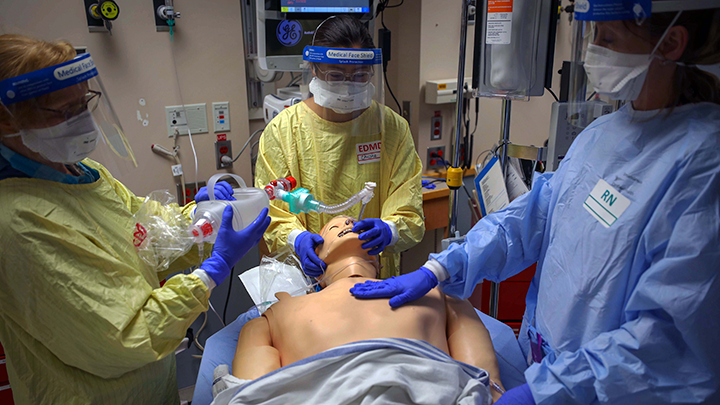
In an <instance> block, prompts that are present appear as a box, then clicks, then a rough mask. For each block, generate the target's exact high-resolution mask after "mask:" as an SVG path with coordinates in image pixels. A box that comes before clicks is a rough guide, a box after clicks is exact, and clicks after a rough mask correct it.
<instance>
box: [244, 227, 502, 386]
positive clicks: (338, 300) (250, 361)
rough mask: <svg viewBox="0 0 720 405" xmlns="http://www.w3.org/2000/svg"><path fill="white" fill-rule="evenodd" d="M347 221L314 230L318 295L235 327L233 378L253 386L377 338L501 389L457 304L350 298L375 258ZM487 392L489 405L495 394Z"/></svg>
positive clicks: (480, 336) (484, 347) (478, 325)
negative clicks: (435, 355)
mask: <svg viewBox="0 0 720 405" xmlns="http://www.w3.org/2000/svg"><path fill="white" fill-rule="evenodd" d="M354 221H355V220H354V219H353V218H350V217H346V216H338V217H335V218H333V219H332V220H331V221H330V222H328V223H327V225H325V227H324V228H323V229H322V231H321V233H320V234H321V236H322V237H323V239H324V240H325V242H324V243H323V244H322V245H320V246H319V247H318V248H317V250H316V252H317V253H318V257H320V259H322V260H323V261H325V263H326V264H327V269H326V272H325V274H324V275H323V277H321V278H319V279H318V281H320V285H321V286H322V287H324V289H323V290H322V291H320V292H318V293H313V294H310V295H304V296H299V297H291V296H290V295H289V294H286V293H279V294H277V296H276V297H277V298H278V299H279V302H277V303H275V304H274V305H273V306H271V307H270V308H269V309H268V310H267V311H266V312H265V313H264V314H263V315H262V316H261V317H259V318H256V319H253V320H251V321H249V322H248V323H247V324H245V326H244V327H243V328H242V331H241V332H240V337H239V339H238V346H237V351H236V353H235V359H234V360H233V364H232V372H233V375H234V376H236V377H238V378H240V379H243V380H254V379H256V378H258V377H261V376H263V375H265V374H267V373H269V372H271V371H273V370H276V369H278V368H280V367H283V366H286V365H288V364H291V363H294V362H296V361H299V360H303V359H305V358H308V357H310V356H313V355H315V354H318V353H321V352H323V351H325V350H328V349H332V348H335V347H338V346H341V345H344V344H347V343H351V342H357V341H362V340H368V339H378V338H406V339H418V340H423V341H425V342H428V343H430V344H432V345H433V346H435V347H437V348H438V349H440V350H442V351H443V352H445V353H447V354H448V355H450V356H451V357H452V358H453V359H455V360H458V361H461V362H463V363H467V364H470V365H473V366H476V367H479V368H481V369H484V370H485V371H487V372H488V374H489V377H490V379H491V380H493V381H495V382H496V383H498V384H501V382H500V377H499V371H498V363H497V359H496V357H495V352H494V350H493V346H492V342H491V340H490V335H489V333H488V331H487V329H486V328H485V326H484V325H483V323H482V321H481V320H480V318H479V317H478V315H477V313H476V312H475V310H474V309H473V307H472V305H471V304H470V303H469V302H467V301H464V300H458V299H455V298H452V297H447V296H445V295H444V294H443V293H442V292H441V291H440V290H439V289H437V288H435V289H433V290H432V291H431V292H430V293H429V294H427V295H426V296H425V297H423V298H420V299H418V300H415V301H413V302H411V303H409V304H406V305H404V306H402V307H400V308H395V309H393V308H391V307H390V306H389V305H388V300H387V299H375V300H360V299H357V298H355V297H354V296H353V295H352V294H350V292H349V290H350V287H352V286H353V285H354V284H355V283H358V282H364V281H365V280H374V279H376V277H377V275H378V270H379V266H378V260H377V259H378V258H377V256H370V255H368V253H367V251H365V250H363V249H362V248H361V246H360V245H361V244H362V241H360V240H359V239H358V234H356V233H353V232H352V231H351V230H352V228H353V225H354ZM492 392H493V400H497V398H498V397H499V394H498V393H497V392H495V391H492Z"/></svg>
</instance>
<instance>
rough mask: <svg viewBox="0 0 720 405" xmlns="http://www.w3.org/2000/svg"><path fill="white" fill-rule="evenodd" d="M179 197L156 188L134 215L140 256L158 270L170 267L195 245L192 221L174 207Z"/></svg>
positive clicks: (134, 235) (136, 240) (135, 239)
mask: <svg viewBox="0 0 720 405" xmlns="http://www.w3.org/2000/svg"><path fill="white" fill-rule="evenodd" d="M175 201H176V198H175V196H173V195H172V194H170V192H169V191H167V190H158V191H153V192H152V193H150V194H149V195H148V196H147V197H146V198H145V202H143V204H142V205H141V206H140V209H138V211H137V212H136V213H135V215H134V216H133V218H134V219H135V228H134V229H133V244H134V245H135V248H136V249H137V251H138V255H139V256H140V258H141V259H142V260H143V261H144V262H145V263H147V264H148V265H150V266H151V267H152V268H154V269H155V270H156V271H158V272H160V271H164V270H167V268H168V267H169V266H170V263H172V262H173V261H175V260H176V259H178V258H179V257H181V256H183V255H185V254H186V253H187V252H189V251H190V248H192V245H193V238H192V237H190V236H189V235H188V234H187V229H188V225H190V221H189V220H188V219H187V218H185V216H183V215H182V213H180V211H179V210H177V209H173V208H172V207H170V206H171V205H172V204H174V203H175Z"/></svg>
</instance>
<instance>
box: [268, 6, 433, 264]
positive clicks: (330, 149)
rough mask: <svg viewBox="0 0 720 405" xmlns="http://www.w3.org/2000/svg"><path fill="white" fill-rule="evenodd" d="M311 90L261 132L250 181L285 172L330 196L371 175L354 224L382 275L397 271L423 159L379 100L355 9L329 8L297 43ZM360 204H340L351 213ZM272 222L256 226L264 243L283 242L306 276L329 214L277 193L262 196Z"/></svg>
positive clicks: (377, 65)
mask: <svg viewBox="0 0 720 405" xmlns="http://www.w3.org/2000/svg"><path fill="white" fill-rule="evenodd" d="M303 59H304V61H305V72H304V73H303V77H305V78H311V80H310V81H309V83H308V88H309V91H310V93H312V97H308V98H306V99H305V100H304V101H303V102H301V103H298V104H296V105H293V106H291V107H289V108H286V109H285V110H283V111H282V112H281V113H280V114H279V115H278V116H277V117H275V118H274V119H273V120H272V121H271V122H270V123H268V125H267V127H266V128H265V130H264V132H263V135H262V137H261V138H260V147H259V154H258V160H257V163H256V173H257V174H256V177H255V185H256V186H257V187H261V188H262V187H263V186H264V185H265V184H267V183H269V182H270V181H272V180H275V179H277V178H280V177H287V176H292V177H294V178H295V179H297V181H298V186H300V187H304V188H306V189H308V190H309V191H310V192H311V193H312V194H313V195H314V196H315V198H316V199H317V200H319V201H323V202H324V203H326V204H338V203H342V202H344V201H346V200H347V199H348V198H349V197H350V196H352V195H353V194H355V193H357V192H358V191H360V190H361V189H362V188H363V186H364V184H365V182H369V181H372V182H375V183H376V184H377V187H376V188H375V198H373V199H372V200H371V201H370V203H368V204H367V206H366V208H365V211H364V214H363V219H362V220H361V221H359V222H358V223H357V224H356V225H355V228H354V229H353V231H354V232H357V233H359V234H360V235H359V236H360V239H361V240H363V241H365V242H364V244H363V248H364V249H367V250H368V251H369V252H370V254H371V255H376V254H380V261H381V264H382V269H381V277H390V276H393V275H398V274H399V258H400V255H399V254H400V252H402V251H404V250H407V249H409V248H410V247H412V246H413V245H415V244H416V243H418V242H419V241H420V240H421V239H422V237H423V234H424V232H425V226H424V220H423V215H422V188H421V181H420V178H421V173H422V162H421V161H420V158H419V157H418V155H417V152H416V150H415V144H414V142H413V139H412V135H411V134H410V129H409V126H408V123H407V122H406V121H405V120H404V119H402V117H400V116H399V115H397V114H396V113H395V112H393V111H392V110H391V109H390V108H388V107H386V106H385V105H383V93H384V92H383V89H384V85H383V81H382V78H383V75H382V56H381V51H380V50H379V49H375V47H374V45H373V41H372V37H371V36H370V33H369V32H368V31H367V28H365V26H364V25H363V24H362V23H361V22H360V21H359V20H357V19H355V18H353V17H350V16H346V15H340V16H334V17H330V18H328V19H327V20H325V21H324V22H322V23H321V24H320V25H319V26H318V28H317V30H316V31H315V35H314V38H313V42H312V46H307V47H305V50H304V52H303ZM360 209H361V206H360V205H356V206H354V207H352V208H351V209H349V210H348V211H347V212H344V214H347V215H352V216H354V217H357V216H358V215H359V212H360ZM270 215H271V217H272V218H273V223H272V224H271V225H270V227H269V228H268V232H267V233H266V234H265V242H266V244H267V247H268V249H269V251H270V252H275V251H278V250H279V249H281V248H283V247H285V246H287V247H289V248H290V249H291V250H293V251H294V252H295V253H296V254H297V255H298V257H299V258H300V261H301V263H302V267H303V270H304V271H305V273H306V274H307V275H308V276H311V277H319V276H321V275H322V273H323V272H324V271H325V268H326V264H325V263H323V261H322V260H320V258H318V256H317V254H316V253H315V248H316V247H317V246H318V245H320V244H322V243H323V239H322V237H321V236H320V235H318V232H320V230H321V229H322V228H323V226H324V225H325V224H326V223H327V222H328V221H330V220H331V219H332V218H333V217H334V216H335V214H324V213H323V214H319V213H315V212H312V213H307V214H305V213H301V214H297V215H296V214H292V213H290V212H289V210H288V207H287V205H286V204H285V203H284V202H282V201H278V200H275V201H271V202H270Z"/></svg>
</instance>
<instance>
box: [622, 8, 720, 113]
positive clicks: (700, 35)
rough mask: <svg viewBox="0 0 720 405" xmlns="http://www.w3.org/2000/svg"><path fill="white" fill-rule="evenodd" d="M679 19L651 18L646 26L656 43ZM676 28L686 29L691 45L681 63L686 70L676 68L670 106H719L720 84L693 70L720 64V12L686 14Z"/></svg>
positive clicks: (671, 16) (666, 15)
mask: <svg viewBox="0 0 720 405" xmlns="http://www.w3.org/2000/svg"><path fill="white" fill-rule="evenodd" d="M676 15H677V12H667V13H657V14H652V15H651V16H650V18H648V19H647V20H646V21H645V22H644V24H643V26H645V27H647V29H648V31H649V33H650V37H652V38H653V39H655V40H656V41H657V40H659V39H660V37H661V36H662V34H663V33H664V32H665V30H666V29H667V28H668V25H670V23H671V22H672V20H673V19H674V18H675V16H676ZM626 25H627V23H626ZM674 26H681V27H685V29H686V30H687V32H688V42H687V46H686V48H685V52H683V54H682V56H681V57H680V59H679V60H678V62H682V63H683V64H685V65H686V66H683V65H677V70H676V71H675V83H674V85H673V87H674V89H673V93H674V95H675V99H674V100H673V101H672V102H671V105H670V106H672V107H674V106H678V105H682V104H691V103H699V102H710V103H715V104H720V80H718V78H716V77H715V76H713V75H711V74H709V73H707V72H704V71H702V70H700V69H698V68H697V67H694V66H695V65H712V64H716V63H720V9H712V10H696V11H683V12H682V14H680V17H679V18H678V20H677V21H676V22H675V24H674ZM670 106H668V107H670Z"/></svg>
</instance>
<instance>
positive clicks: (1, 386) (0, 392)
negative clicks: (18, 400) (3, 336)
mask: <svg viewBox="0 0 720 405" xmlns="http://www.w3.org/2000/svg"><path fill="white" fill-rule="evenodd" d="M8 380H9V379H8V373H7V363H6V361H5V349H3V347H2V344H1V343H0V404H2V405H13V404H14V403H15V402H13V396H12V390H11V389H10V382H9V381H8Z"/></svg>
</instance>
